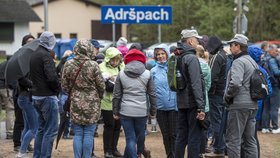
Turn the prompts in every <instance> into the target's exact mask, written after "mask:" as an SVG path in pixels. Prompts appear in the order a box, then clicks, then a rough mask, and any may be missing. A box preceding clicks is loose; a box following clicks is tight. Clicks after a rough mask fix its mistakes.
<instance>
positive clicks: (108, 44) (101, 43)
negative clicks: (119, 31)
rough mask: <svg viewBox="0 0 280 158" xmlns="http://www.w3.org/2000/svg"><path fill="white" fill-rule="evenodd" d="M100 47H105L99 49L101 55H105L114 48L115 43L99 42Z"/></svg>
mask: <svg viewBox="0 0 280 158" xmlns="http://www.w3.org/2000/svg"><path fill="white" fill-rule="evenodd" d="M97 41H98V42H99V43H100V45H103V46H104V47H103V48H100V49H99V52H100V53H103V54H105V51H106V50H107V49H108V48H109V47H112V46H113V42H112V41H109V40H97Z"/></svg>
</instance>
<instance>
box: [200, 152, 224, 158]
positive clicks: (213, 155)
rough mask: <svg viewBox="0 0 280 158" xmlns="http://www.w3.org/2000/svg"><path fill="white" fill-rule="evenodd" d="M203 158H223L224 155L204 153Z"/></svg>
mask: <svg viewBox="0 0 280 158" xmlns="http://www.w3.org/2000/svg"><path fill="white" fill-rule="evenodd" d="M204 157H205V158H211V157H214V158H224V157H225V154H224V153H219V154H218V153H213V152H212V153H206V154H205V155H204Z"/></svg>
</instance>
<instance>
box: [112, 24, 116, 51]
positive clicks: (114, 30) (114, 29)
mask: <svg viewBox="0 0 280 158" xmlns="http://www.w3.org/2000/svg"><path fill="white" fill-rule="evenodd" d="M112 37H113V45H114V46H115V44H116V24H115V21H114V20H112Z"/></svg>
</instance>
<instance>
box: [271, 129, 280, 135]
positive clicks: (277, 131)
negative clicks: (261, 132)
mask: <svg viewBox="0 0 280 158" xmlns="http://www.w3.org/2000/svg"><path fill="white" fill-rule="evenodd" d="M272 133H273V134H278V133H280V128H278V129H273V130H272Z"/></svg>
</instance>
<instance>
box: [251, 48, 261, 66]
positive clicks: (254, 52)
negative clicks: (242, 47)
mask: <svg viewBox="0 0 280 158" xmlns="http://www.w3.org/2000/svg"><path fill="white" fill-rule="evenodd" d="M248 53H249V55H250V56H251V57H252V58H253V59H254V60H255V62H256V63H259V62H260V61H261V55H262V54H263V51H262V49H261V48H259V47H256V46H249V47H248Z"/></svg>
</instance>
